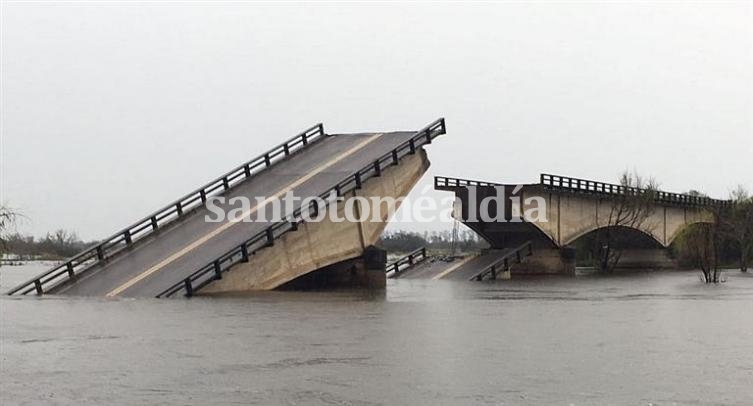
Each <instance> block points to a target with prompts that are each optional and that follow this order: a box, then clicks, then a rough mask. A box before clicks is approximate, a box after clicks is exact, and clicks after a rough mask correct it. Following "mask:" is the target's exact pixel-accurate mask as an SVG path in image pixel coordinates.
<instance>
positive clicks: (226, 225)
mask: <svg viewBox="0 0 753 406" xmlns="http://www.w3.org/2000/svg"><path fill="white" fill-rule="evenodd" d="M381 135H382V134H381V133H380V134H374V135H372V136H371V137H369V138H367V139H366V140H364V141H361V142H360V143H358V145H356V146H354V147H353V148H351V149H349V150H347V151H345V152H343V153H342V154H340V155H338V156H336V157H334V158H333V159H331V160H329V161H327V162H326V163H325V164H324V165H321V166H319V167H318V168H316V169H314V170H313V171H311V172H309V173H308V174H307V175H306V176H304V177H301V178H299V179H298V180H296V181H295V182H293V183H291V184H289V185H287V186H285V187H284V188H282V189H281V190H280V191H278V192H277V193H275V194H274V195H272V196H270V197H268V198H266V199H264V200H262V201H261V202H260V203H259V204H257V205H256V206H254V207H253V208H251V209H249V210H248V211H247V212H245V213H243V214H242V215H241V216H240V217H237V218H238V219H245V218H246V217H248V216H250V215H251V214H253V213H255V212H256V211H258V210H259V209H260V208H261V207H264V206H266V205H267V204H268V203H269V202H271V201H272V200H274V199H275V198H278V197H279V196H281V195H284V194H285V193H287V192H288V191H290V190H292V189H293V188H295V187H298V186H299V185H301V184H302V183H304V182H307V181H308V180H310V179H311V178H313V177H314V176H316V175H317V174H319V173H321V172H322V171H324V170H325V169H327V168H329V167H331V166H332V165H334V164H336V163H338V162H339V161H341V160H343V159H344V158H347V157H348V156H350V155H353V154H354V153H356V152H358V151H359V150H361V149H363V148H364V147H365V146H366V145H368V144H370V143H371V142H373V141H374V140H376V139H377V138H379V137H380V136H381ZM237 223H241V221H228V222H227V223H224V224H222V225H221V226H219V227H217V228H216V229H214V230H212V231H211V232H210V233H208V234H206V235H204V236H203V237H201V238H199V239H198V240H196V241H194V242H192V243H191V244H188V245H187V246H185V247H184V248H183V249H182V250H180V251H178V252H176V253H174V254H172V255H170V256H169V257H167V258H165V259H163V260H162V261H160V262H159V263H157V264H156V265H154V266H152V267H151V268H149V269H147V270H146V271H144V272H142V273H141V274H139V275H137V276H136V277H134V278H132V279H130V280H129V281H127V282H126V283H124V284H122V285H120V286H118V287H117V288H115V289H113V290H112V291H110V292H109V293H108V294H107V295H105V296H106V297H113V296H117V295H119V294H121V293H123V291H125V290H126V289H128V288H130V287H131V286H133V285H135V284H137V283H139V282H140V281H142V280H143V279H144V278H146V277H147V276H149V275H151V274H153V273H155V272H157V271H159V270H160V269H162V268H164V267H165V266H167V265H169V264H170V263H171V262H173V261H175V260H176V259H178V258H180V257H182V256H184V255H186V254H187V253H188V252H190V251H192V250H194V249H195V248H197V247H199V246H200V245H202V244H204V243H205V242H207V241H209V240H211V239H212V238H214V237H216V236H217V235H218V234H220V233H221V232H223V231H225V230H227V229H228V228H230V227H232V226H233V225H235V224H237Z"/></svg>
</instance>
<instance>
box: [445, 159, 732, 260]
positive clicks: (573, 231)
mask: <svg viewBox="0 0 753 406" xmlns="http://www.w3.org/2000/svg"><path fill="white" fill-rule="evenodd" d="M434 187H435V189H436V190H443V191H450V192H453V193H455V196H456V203H459V204H460V205H461V206H460V207H461V208H460V209H459V210H458V209H457V208H456V217H459V218H458V220H460V221H462V222H463V223H464V224H465V225H466V226H468V227H469V228H471V229H472V230H474V231H475V232H476V233H478V234H479V235H480V236H482V237H483V238H484V239H485V240H487V241H488V242H489V244H490V245H491V247H492V248H493V249H505V248H508V247H516V246H519V245H521V244H524V243H526V242H530V243H531V244H532V247H533V255H531V256H530V257H529V258H528V259H527V260H526V261H524V262H523V263H522V264H520V265H518V266H514V267H513V269H512V272H513V274H515V273H573V272H574V271H575V249H574V245H575V244H576V242H577V241H578V240H579V239H580V238H584V236H586V235H588V234H590V233H594V232H596V231H597V230H602V229H605V228H610V227H611V228H613V230H610V231H611V232H613V233H614V234H615V235H621V236H625V238H623V239H624V240H626V241H631V242H630V243H629V244H627V245H625V246H622V247H620V248H621V249H622V259H621V260H620V266H623V267H649V268H651V267H668V266H672V265H673V263H672V261H671V260H670V259H669V258H668V256H667V250H666V248H668V247H669V246H670V245H671V244H672V242H673V241H674V239H675V238H676V237H677V236H678V235H679V234H680V232H681V231H682V230H683V229H684V228H685V227H687V226H689V225H691V224H695V223H701V222H711V221H713V216H712V213H711V211H710V210H709V208H710V207H713V206H715V205H720V204H726V203H727V202H726V201H720V200H714V199H710V198H706V197H700V196H691V195H685V194H678V193H669V192H663V191H656V192H654V191H651V192H650V193H654V195H653V196H652V199H651V200H652V201H653V203H652V204H651V208H650V209H649V210H648V211H647V212H646V215H645V219H642V221H640V222H636V223H634V224H630V225H619V226H618V225H616V224H615V223H614V222H612V220H610V219H613V218H614V213H615V210H616V209H615V205H616V204H617V203H615V202H618V201H620V199H622V198H624V197H626V196H631V195H639V194H642V193H649V192H648V191H645V190H640V189H635V188H629V187H624V186H621V185H616V184H609V183H603V182H597V181H592V180H584V179H576V178H570V177H564V176H557V175H549V174H542V175H541V177H540V182H539V183H533V184H524V185H517V184H502V183H494V182H484V181H476V180H468V179H459V178H449V177H435V179H434Z"/></svg>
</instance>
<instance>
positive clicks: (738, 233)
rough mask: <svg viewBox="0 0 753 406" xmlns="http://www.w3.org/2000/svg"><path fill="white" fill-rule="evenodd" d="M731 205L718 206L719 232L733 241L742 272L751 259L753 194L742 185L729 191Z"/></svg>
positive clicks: (745, 270) (752, 257)
mask: <svg viewBox="0 0 753 406" xmlns="http://www.w3.org/2000/svg"><path fill="white" fill-rule="evenodd" d="M730 197H731V199H730V200H731V202H732V203H731V205H730V206H724V207H720V208H719V210H718V211H719V213H718V219H719V223H720V232H721V233H722V235H723V236H724V237H726V238H729V239H730V240H732V241H733V242H734V243H735V248H736V249H737V250H738V261H739V266H740V270H741V271H742V272H747V271H748V264H750V261H751V260H753V196H751V195H750V194H749V193H748V191H747V190H745V188H744V187H743V186H738V187H737V189H735V190H734V191H732V193H731V196H730Z"/></svg>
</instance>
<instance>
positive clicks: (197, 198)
mask: <svg viewBox="0 0 753 406" xmlns="http://www.w3.org/2000/svg"><path fill="white" fill-rule="evenodd" d="M445 133H446V129H445V122H444V119H441V118H440V119H438V120H436V121H434V122H432V123H430V124H429V125H427V126H426V127H424V128H423V129H421V130H419V131H400V132H387V133H379V132H374V133H358V134H327V133H325V131H324V126H323V125H322V124H317V125H315V126H313V127H311V128H309V129H307V130H306V131H304V132H302V133H300V134H298V135H296V136H294V137H292V138H290V139H288V140H287V141H285V142H283V143H282V144H280V145H278V146H276V147H275V148H272V149H270V150H269V151H267V152H265V153H263V154H261V155H260V156H258V157H256V158H254V159H252V160H250V161H248V162H245V163H243V164H242V165H239V166H237V167H235V168H234V169H232V170H231V171H229V172H227V173H225V174H223V175H221V176H219V177H218V178H216V179H215V180H213V181H212V182H209V183H207V184H205V185H203V186H201V187H200V188H198V189H196V190H194V191H193V192H191V193H189V194H187V195H185V196H183V197H181V198H179V199H177V200H175V201H174V202H172V203H170V204H168V205H166V206H165V207H163V208H161V209H160V210H157V211H155V212H153V213H151V214H149V215H147V216H146V217H144V218H143V219H141V220H139V221H137V222H135V223H134V224H132V225H130V226H128V227H126V228H124V229H122V230H120V231H118V232H117V233H115V234H113V235H111V236H110V237H108V238H106V239H104V240H103V241H101V242H99V243H98V244H97V245H95V246H93V247H90V248H88V249H86V250H84V251H83V252H81V253H79V254H78V255H76V256H74V257H72V258H70V259H68V260H66V261H65V262H63V263H61V264H59V265H57V266H55V267H54V268H52V269H50V270H48V271H46V272H44V273H42V274H40V275H37V276H36V277H34V278H32V279H30V280H28V281H26V282H24V283H22V284H21V285H19V286H17V287H15V288H13V289H11V290H10V291H9V292H8V294H10V295H15V294H19V295H25V294H29V293H35V294H37V295H42V294H62V295H81V296H107V297H118V296H125V297H134V296H142V297H143V296H147V297H148V296H152V297H169V296H175V295H188V296H191V295H194V294H197V293H202V294H204V293H206V294H212V293H224V292H237V291H248V290H269V289H276V288H281V287H285V286H293V285H297V284H298V285H300V284H303V285H315V286H331V285H346V286H367V287H382V286H384V283H385V282H384V279H385V271H384V265H385V262H386V256H385V255H384V252H383V251H381V250H379V249H377V248H375V247H373V244H374V243H375V242H376V241H377V239H378V238H379V236H380V235H381V233H382V230H383V229H384V227H385V226H386V224H387V221H388V220H389V218H388V217H387V215H388V214H390V213H394V209H395V208H389V209H388V210H380V211H379V212H380V213H385V214H384V217H383V218H381V219H380V220H381V221H377V222H373V221H344V222H332V221H329V220H328V219H326V218H325V219H324V220H323V221H320V222H307V221H305V220H304V219H305V218H306V217H307V216H306V215H307V214H308V215H310V214H312V213H317V212H318V211H320V210H323V209H327V210H338V211H342V210H343V209H344V208H343V207H342V206H343V204H342V203H340V202H338V201H333V200H332V199H331V196H333V195H334V196H340V197H346V198H347V197H349V196H377V197H379V196H391V197H394V198H398V197H403V196H405V195H407V194H408V192H409V191H410V190H411V189H412V187H413V186H414V185H415V184H416V183H417V182H418V180H419V179H420V178H421V176H422V175H423V174H424V173H425V172H426V170H427V168H428V166H429V164H430V163H429V160H428V157H427V154H426V151H425V149H424V146H425V145H426V144H430V143H431V142H432V140H434V139H435V138H436V137H437V136H439V135H442V134H445ZM291 191H292V192H294V193H295V195H296V196H299V197H301V198H302V201H306V198H314V197H318V198H319V199H320V200H314V201H313V202H311V204H306V205H301V202H298V205H297V206H293V207H292V211H291V212H285V213H283V214H284V216H283V217H282V220H280V221H272V220H267V219H266V216H260V211H261V210H262V209H263V206H264V205H266V204H267V203H268V200H264V201H261V202H258V200H256V198H257V197H259V196H265V197H268V198H273V197H277V198H279V197H281V196H283V195H285V194H286V193H288V192H291ZM218 196H222V197H225V198H226V199H225V203H222V204H219V205H218V206H220V207H221V208H222V209H225V210H226V211H227V210H229V209H232V206H231V205H230V203H229V201H231V199H232V198H234V197H245V198H248V199H249V200H250V201H255V200H256V201H257V205H256V206H254V207H252V208H251V209H250V210H248V211H247V212H246V213H244V214H245V215H247V216H248V217H249V219H250V220H252V221H248V222H246V221H241V222H237V221H231V220H228V219H227V218H225V219H222V220H221V221H220V222H208V221H206V216H207V215H211V214H210V211H209V209H208V207H207V202H208V201H210V200H212V198H214V197H218ZM317 202H324V203H323V204H324V205H326V206H327V207H320V206H321V205H322V203H317ZM397 202H398V203H397V204H399V200H397ZM313 217H315V216H313Z"/></svg>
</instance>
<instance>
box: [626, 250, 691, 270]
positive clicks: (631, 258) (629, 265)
mask: <svg viewBox="0 0 753 406" xmlns="http://www.w3.org/2000/svg"><path fill="white" fill-rule="evenodd" d="M677 268H678V265H677V261H676V260H674V259H673V258H671V257H670V256H669V251H668V250H667V249H665V248H642V249H623V250H621V255H620V261H619V262H618V263H617V269H618V270H620V269H677Z"/></svg>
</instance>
